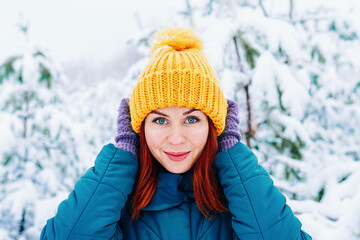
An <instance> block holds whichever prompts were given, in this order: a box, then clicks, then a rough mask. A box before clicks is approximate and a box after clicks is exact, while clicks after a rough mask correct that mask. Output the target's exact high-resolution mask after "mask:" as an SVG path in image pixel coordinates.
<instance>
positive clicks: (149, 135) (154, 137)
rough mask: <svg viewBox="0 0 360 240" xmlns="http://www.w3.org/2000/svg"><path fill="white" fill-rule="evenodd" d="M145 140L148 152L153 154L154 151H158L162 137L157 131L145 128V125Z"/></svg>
mask: <svg viewBox="0 0 360 240" xmlns="http://www.w3.org/2000/svg"><path fill="white" fill-rule="evenodd" d="M145 140H146V143H147V145H148V147H149V150H150V152H151V153H152V154H154V153H155V151H156V149H158V148H159V147H160V145H161V142H162V137H161V134H160V132H159V131H156V130H154V129H151V128H146V125H145Z"/></svg>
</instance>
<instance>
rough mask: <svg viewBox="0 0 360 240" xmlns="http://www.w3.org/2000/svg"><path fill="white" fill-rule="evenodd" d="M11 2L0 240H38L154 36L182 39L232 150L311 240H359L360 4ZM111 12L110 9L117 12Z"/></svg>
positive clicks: (1, 88) (110, 132) (0, 47)
mask: <svg viewBox="0 0 360 240" xmlns="http://www.w3.org/2000/svg"><path fill="white" fill-rule="evenodd" d="M49 2H50V1H40V0H38V1H24V0H23V1H19V0H15V1H13V2H12V3H8V2H6V3H5V1H2V2H1V10H0V15H1V17H0V20H1V21H0V32H1V35H2V37H1V40H0V239H38V238H39V235H40V231H41V229H42V227H43V226H44V225H45V223H46V220H47V219H48V218H50V217H52V216H54V215H55V213H56V211H57V206H58V204H59V203H60V202H61V201H62V200H64V199H65V198H67V195H68V194H69V192H70V191H72V189H73V187H74V183H75V182H76V180H77V179H78V178H79V177H80V176H81V175H82V174H83V173H84V172H85V171H86V169H88V168H89V167H91V166H92V164H93V161H94V160H95V157H96V155H97V154H98V152H99V151H100V149H101V148H102V146H103V145H104V144H107V143H109V142H114V140H113V139H114V136H115V133H116V117H117V108H118V106H119V104H120V101H121V99H122V98H124V97H129V96H130V93H131V89H132V88H133V87H134V85H135V83H136V79H137V77H138V75H139V73H140V71H141V70H142V69H143V68H144V67H145V65H146V64H147V61H148V60H149V56H150V44H151V41H152V39H153V34H154V32H155V31H156V30H157V29H158V28H160V27H164V26H169V25H185V26H192V27H194V29H195V30H196V32H197V33H198V34H199V36H200V37H201V38H202V39H203V41H204V53H205V55H206V56H207V57H208V59H209V61H210V63H211V65H212V66H213V67H214V69H215V71H216V73H217V75H218V77H219V81H220V84H221V87H222V89H223V91H224V93H225V96H226V97H227V98H229V99H234V100H236V101H237V102H238V103H239V108H240V109H239V110H240V114H239V117H240V120H241V126H240V129H239V131H240V132H241V134H242V141H243V142H244V143H246V144H247V145H248V146H250V147H251V148H252V149H253V151H254V152H255V153H256V155H257V156H258V158H259V161H260V163H261V164H262V165H263V166H264V167H265V168H266V169H267V170H268V172H269V173H270V174H271V176H272V178H273V180H274V182H275V185H276V186H277V187H278V188H279V189H280V190H281V191H282V192H283V193H284V194H285V195H286V197H287V200H288V204H289V205H290V206H291V208H292V209H293V211H294V213H295V214H296V215H297V217H298V218H299V219H300V220H301V221H302V223H303V229H304V230H305V231H307V232H308V233H309V234H310V235H312V237H313V238H314V239H319V240H338V239H347V240H355V239H360V186H359V182H360V127H359V122H360V38H359V37H360V2H359V1H355V0H353V1H351V0H342V1H336V0H311V1H310V0H302V1H300V0H198V1H195V0H176V1H163V0H156V1H155V0H154V1H140V0H136V1H132V3H130V2H129V3H124V1H112V0H105V1H101V2H100V1H98V2H97V1H77V2H76V3H74V1H72V2H71V1H61V2H60V1H57V2H56V1H55V2H52V3H49ZM120 2H121V3H120Z"/></svg>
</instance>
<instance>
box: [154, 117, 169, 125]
mask: <svg viewBox="0 0 360 240" xmlns="http://www.w3.org/2000/svg"><path fill="white" fill-rule="evenodd" d="M154 122H156V123H157V124H160V125H163V124H165V123H166V121H165V119H163V118H156V119H154Z"/></svg>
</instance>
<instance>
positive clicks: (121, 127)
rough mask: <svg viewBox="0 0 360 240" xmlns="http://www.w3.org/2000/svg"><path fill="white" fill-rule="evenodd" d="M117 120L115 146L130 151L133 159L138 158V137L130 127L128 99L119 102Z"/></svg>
mask: <svg viewBox="0 0 360 240" xmlns="http://www.w3.org/2000/svg"><path fill="white" fill-rule="evenodd" d="M118 111H119V115H118V118H117V135H116V137H115V142H116V143H115V146H116V147H117V148H121V149H123V150H125V151H130V152H131V153H132V154H133V155H134V156H135V157H138V152H139V151H138V149H139V141H140V137H139V135H138V134H136V133H135V132H134V130H133V129H132V127H131V116H130V109H129V99H128V98H124V99H122V100H121V103H120V107H119V110H118Z"/></svg>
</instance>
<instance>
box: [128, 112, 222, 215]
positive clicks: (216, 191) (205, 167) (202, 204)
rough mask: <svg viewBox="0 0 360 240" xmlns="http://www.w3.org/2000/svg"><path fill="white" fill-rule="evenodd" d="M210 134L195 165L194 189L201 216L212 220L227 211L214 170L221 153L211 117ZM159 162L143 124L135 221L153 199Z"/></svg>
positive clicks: (135, 194)
mask: <svg viewBox="0 0 360 240" xmlns="http://www.w3.org/2000/svg"><path fill="white" fill-rule="evenodd" d="M208 122H209V135H208V139H207V142H206V144H205V147H204V150H203V152H202V153H201V155H200V157H199V159H198V160H197V161H196V163H195V165H194V166H193V180H192V181H193V188H194V196H195V201H196V204H197V206H198V208H199V210H200V211H201V213H202V214H203V215H204V216H205V217H206V218H208V219H211V217H212V214H213V213H214V212H218V213H222V212H225V211H227V208H226V207H225V206H224V204H223V202H222V200H223V199H225V196H224V193H223V192H222V188H221V187H220V185H219V181H218V177H217V175H216V173H215V169H214V161H215V157H216V153H217V150H218V143H217V137H216V129H215V127H214V124H213V123H212V121H211V120H210V119H209V118H208ZM154 161H156V160H155V159H154V158H153V157H152V155H151V153H150V150H149V148H148V146H147V143H146V139H145V132H144V123H143V124H142V125H141V128H140V157H139V173H138V177H137V183H136V186H135V191H134V193H133V197H132V219H133V220H136V219H138V218H139V215H140V210H141V209H142V208H144V207H145V206H146V205H147V204H148V203H149V202H150V200H151V199H152V197H153V196H154V193H155V191H156V186H157V182H158V172H157V169H156V165H155V162H154Z"/></svg>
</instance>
